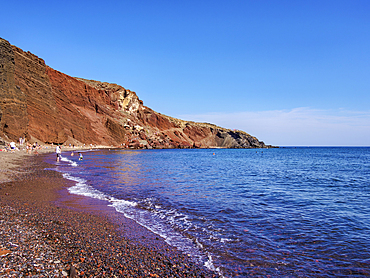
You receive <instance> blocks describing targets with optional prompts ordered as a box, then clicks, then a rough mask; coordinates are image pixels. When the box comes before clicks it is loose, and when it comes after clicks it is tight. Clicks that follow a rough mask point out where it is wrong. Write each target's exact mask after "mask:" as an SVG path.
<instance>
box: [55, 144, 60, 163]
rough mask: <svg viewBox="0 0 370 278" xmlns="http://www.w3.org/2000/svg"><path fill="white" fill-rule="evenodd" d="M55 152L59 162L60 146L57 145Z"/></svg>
mask: <svg viewBox="0 0 370 278" xmlns="http://www.w3.org/2000/svg"><path fill="white" fill-rule="evenodd" d="M55 152H56V153H57V161H59V158H60V154H61V153H62V150H61V148H60V146H59V145H58V146H57V148H56V149H55Z"/></svg>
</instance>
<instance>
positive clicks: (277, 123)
mask: <svg viewBox="0 0 370 278" xmlns="http://www.w3.org/2000/svg"><path fill="white" fill-rule="evenodd" d="M0 37H2V38H4V39H6V40H8V41H9V42H10V43H11V44H13V45H16V46H18V47H20V48H22V49H23V50H25V51H30V52H32V53H34V54H36V55H37V56H39V57H41V58H43V59H44V60H45V61H46V64H47V65H49V66H50V67H52V68H54V69H56V70H59V71H61V72H63V73H66V74H68V75H71V76H75V77H82V78H87V79H95V80H99V81H106V82H111V83H117V84H119V85H122V86H123V87H125V88H126V89H130V90H132V91H135V92H136V93H137V95H138V96H139V98H140V99H142V100H143V101H144V104H145V105H146V106H149V107H150V108H152V109H154V110H155V111H157V112H160V113H162V114H166V115H169V116H172V117H176V118H181V119H184V120H194V121H201V122H210V123H214V124H217V125H220V126H222V127H226V128H231V129H241V130H244V131H246V132H248V133H250V134H251V135H254V136H256V137H257V138H258V139H260V140H262V141H264V142H265V143H267V144H272V145H280V146H287V145H288V146H289V145H296V146H300V145H304V146H307V145H309V146H317V145H329V146H330V145H332V146H348V145H354V146H370V1H368V0H364V1H358V0H348V1H341V0H333V1H325V0H320V1H314V0H311V1H296V0H291V1H284V0H279V1H276V0H270V1H269V0H266V1H263V0H261V1H257V0H250V1H248V0H245V1H233V0H228V1H217V0H213V1H207V0H206V1H199V0H197V1H192V0H187V1H161V0H156V1H152V0H151V1H149V0H148V1H140V0H138V1H132V0H131V1H110V0H105V1H78V0H75V1H29V0H28V1H17V0H14V1H3V3H2V4H1V9H0Z"/></svg>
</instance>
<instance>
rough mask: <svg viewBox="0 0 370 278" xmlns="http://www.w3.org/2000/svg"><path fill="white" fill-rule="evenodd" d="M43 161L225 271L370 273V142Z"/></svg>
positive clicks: (78, 188) (116, 153)
mask: <svg viewBox="0 0 370 278" xmlns="http://www.w3.org/2000/svg"><path fill="white" fill-rule="evenodd" d="M83 155H84V159H83V160H82V161H80V160H78V156H77V155H75V156H70V153H68V152H64V153H62V156H63V157H62V160H61V161H60V162H56V161H55V155H54V154H53V155H49V156H48V157H47V158H46V160H47V162H49V163H52V164H54V165H55V168H54V169H55V170H57V171H60V172H62V173H63V175H64V177H65V178H67V179H70V180H73V181H75V182H76V183H75V185H74V186H72V187H70V188H69V192H70V193H72V194H78V195H84V196H87V197H90V198H96V199H101V200H107V201H108V204H109V206H112V207H114V208H115V209H116V210H117V211H118V212H120V213H122V215H123V216H125V217H128V218H131V219H133V220H134V221H136V222H137V223H139V224H140V225H142V226H144V227H146V228H147V229H149V230H150V231H152V232H153V233H155V234H157V235H159V236H161V237H163V238H164V239H165V241H166V242H167V243H168V244H170V245H172V246H175V247H177V248H178V249H179V250H181V251H182V252H184V253H186V254H188V255H189V256H191V257H192V258H193V259H194V260H195V261H197V262H198V263H200V264H203V265H205V266H206V267H208V268H209V269H211V270H213V271H215V272H217V273H219V274H220V275H221V276H224V277H235V276H239V277H253V276H256V277H259V276H260V277H281V276H282V277H334V276H335V277H370V148H368V147H297V148H294V147H289V148H279V149H187V150H183V149H171V150H97V151H88V152H84V153H83Z"/></svg>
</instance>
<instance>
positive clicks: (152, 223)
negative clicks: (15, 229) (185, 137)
mask: <svg viewBox="0 0 370 278" xmlns="http://www.w3.org/2000/svg"><path fill="white" fill-rule="evenodd" d="M63 161H70V160H69V159H65V160H63ZM72 162H73V161H72ZM72 166H73V165H72ZM63 177H64V178H66V179H69V180H71V181H74V182H76V184H75V185H74V186H72V187H70V188H68V191H69V192H70V193H71V194H77V195H82V196H86V197H90V198H95V199H98V200H104V201H108V202H109V203H110V204H109V205H108V206H111V207H114V208H115V209H116V211H117V212H120V213H122V214H123V215H124V216H125V217H127V218H130V219H132V220H134V221H135V222H137V223H138V224H140V225H141V226H143V227H145V228H147V229H148V230H150V231H151V232H153V233H155V234H157V235H159V236H160V237H162V238H163V239H164V240H165V241H166V242H167V243H168V244H170V245H171V246H174V247H176V248H178V249H179V250H181V251H183V252H185V253H186V254H190V255H191V256H192V257H193V258H194V259H196V260H198V261H199V262H204V265H205V266H206V267H207V268H208V269H210V270H212V271H216V272H218V273H219V274H220V275H221V277H223V276H222V274H221V271H220V269H219V268H216V267H215V266H214V264H213V259H212V256H211V255H209V254H208V253H207V254H206V255H204V253H203V252H204V248H203V245H202V244H201V243H200V242H199V241H198V239H195V240H191V239H189V238H187V237H184V236H183V235H182V234H180V233H179V232H177V231H175V230H174V229H170V228H168V225H167V224H166V221H169V222H170V223H171V224H174V223H175V222H176V221H175V220H176V219H182V220H183V221H184V223H185V224H186V225H185V226H188V225H189V224H190V223H191V222H190V221H189V220H188V217H187V216H186V215H184V214H182V213H179V212H178V211H177V210H176V209H172V210H170V211H167V212H166V213H161V212H159V211H157V210H154V211H152V212H151V211H147V210H143V209H140V208H138V207H137V203H136V202H133V201H126V200H121V199H117V198H114V197H112V196H109V195H107V194H104V193H103V192H101V191H99V190H97V189H94V188H93V187H91V186H89V185H88V184H87V181H86V180H85V179H83V178H79V177H75V176H72V175H70V174H68V173H63ZM146 201H147V203H150V204H151V205H153V207H156V206H155V205H154V204H153V203H152V200H149V199H147V200H146ZM185 230H187V228H185Z"/></svg>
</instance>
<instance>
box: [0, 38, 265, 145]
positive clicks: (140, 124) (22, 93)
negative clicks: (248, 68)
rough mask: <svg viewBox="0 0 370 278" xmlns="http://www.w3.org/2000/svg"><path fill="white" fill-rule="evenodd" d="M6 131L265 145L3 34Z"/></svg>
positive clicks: (129, 141)
mask: <svg viewBox="0 0 370 278" xmlns="http://www.w3.org/2000/svg"><path fill="white" fill-rule="evenodd" d="M0 99H1V102H0V137H2V138H3V139H4V140H6V141H9V140H17V139H18V138H19V137H26V138H27V139H28V140H31V141H32V140H34V141H35V140H38V141H39V142H45V143H55V144H62V143H63V144H65V143H66V144H75V145H80V144H97V145H108V146H111V145H113V146H124V147H128V148H207V147H226V148H264V147H266V146H265V144H264V143H263V142H261V141H259V140H258V139H257V138H255V137H253V136H251V135H249V134H247V133H245V132H242V131H232V130H229V129H224V128H221V127H218V126H215V125H212V124H207V123H195V122H187V121H183V120H179V119H175V118H171V117H168V116H165V115H162V114H160V113H157V112H155V111H153V110H152V109H150V108H148V107H146V106H144V105H143V102H142V101H141V100H140V99H139V98H138V96H137V95H136V93H135V92H132V91H130V90H127V89H125V88H123V87H122V86H119V85H116V84H110V83H105V82H98V81H93V80H85V79H81V78H74V77H71V76H68V75H66V74H64V73H61V72H58V71H56V70H54V69H52V68H50V67H48V66H47V65H46V64H45V62H44V60H42V59H40V58H38V57H37V56H35V55H33V54H32V53H30V52H24V51H22V50H21V49H20V48H18V47H15V46H12V45H10V43H9V42H8V41H6V40H3V39H1V38H0Z"/></svg>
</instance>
